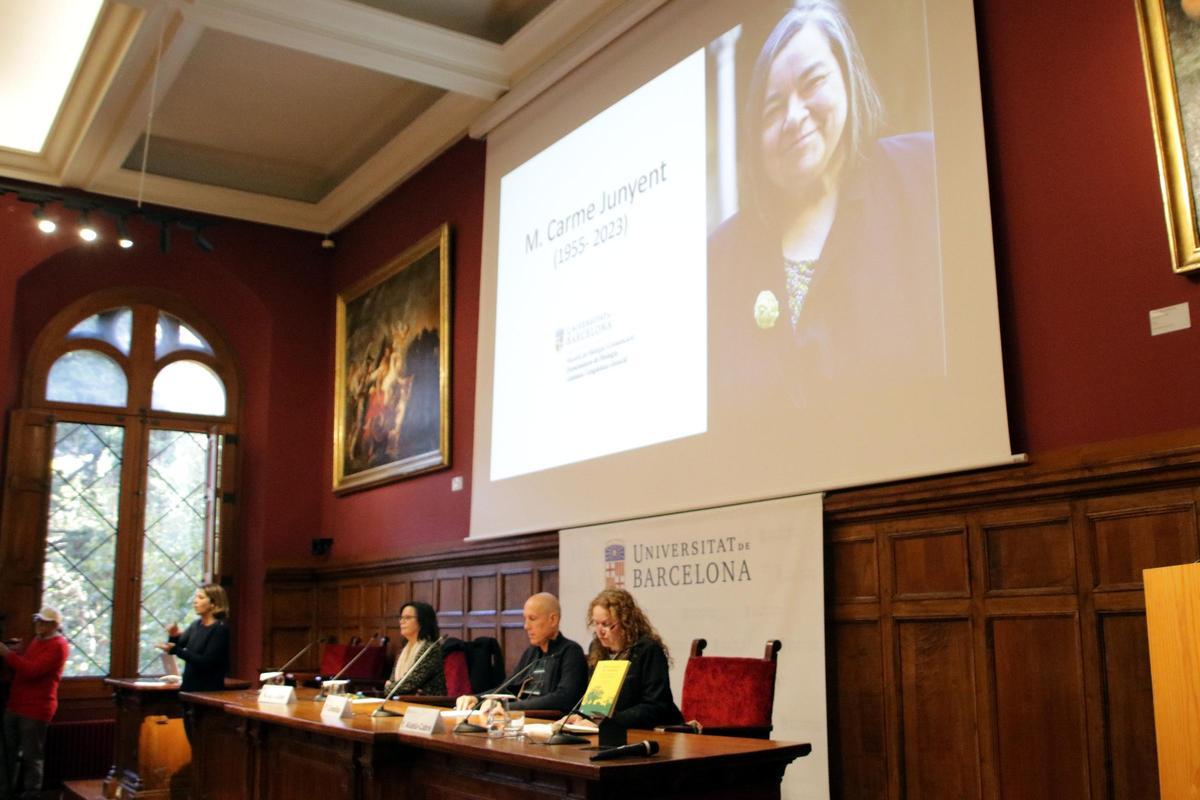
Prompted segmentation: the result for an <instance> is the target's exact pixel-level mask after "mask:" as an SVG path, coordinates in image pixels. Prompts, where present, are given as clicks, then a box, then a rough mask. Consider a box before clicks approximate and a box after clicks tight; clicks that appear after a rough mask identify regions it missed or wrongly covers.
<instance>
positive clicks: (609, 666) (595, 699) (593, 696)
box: [579, 661, 629, 718]
mask: <svg viewBox="0 0 1200 800" xmlns="http://www.w3.org/2000/svg"><path fill="white" fill-rule="evenodd" d="M628 671H629V662H628V661H601V662H599V663H598V664H596V671H595V672H593V673H592V679H591V681H589V682H588V686H587V691H586V692H584V693H583V703H581V704H580V706H579V713H580V714H582V715H584V716H585V717H592V718H595V717H610V716H612V710H613V706H615V705H616V704H617V697H618V696H620V694H621V685H622V684H623V683H625V673H627V672H628Z"/></svg>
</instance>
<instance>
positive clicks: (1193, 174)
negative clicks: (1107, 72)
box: [1138, 0, 1200, 272]
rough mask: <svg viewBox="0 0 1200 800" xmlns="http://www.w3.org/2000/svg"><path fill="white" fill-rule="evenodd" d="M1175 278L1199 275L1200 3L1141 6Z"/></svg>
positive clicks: (1153, 1)
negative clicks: (1176, 276)
mask: <svg viewBox="0 0 1200 800" xmlns="http://www.w3.org/2000/svg"><path fill="white" fill-rule="evenodd" d="M1138 11H1139V15H1138V21H1139V25H1140V28H1141V33H1142V54H1143V57H1144V60H1145V67H1146V81H1147V85H1148V88H1149V92H1150V105H1151V119H1152V120H1153V123H1154V132H1155V137H1156V144H1157V146H1158V166H1159V171H1160V174H1161V176H1162V191H1163V203H1164V206H1165V210H1166V216H1167V232H1168V236H1169V238H1170V243H1171V257H1172V268H1173V269H1174V271H1175V272H1189V271H1191V270H1194V269H1200V235H1198V230H1200V219H1198V218H1197V215H1196V209H1197V208H1200V0H1138Z"/></svg>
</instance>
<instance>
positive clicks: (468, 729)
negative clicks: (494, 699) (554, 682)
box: [454, 656, 549, 733]
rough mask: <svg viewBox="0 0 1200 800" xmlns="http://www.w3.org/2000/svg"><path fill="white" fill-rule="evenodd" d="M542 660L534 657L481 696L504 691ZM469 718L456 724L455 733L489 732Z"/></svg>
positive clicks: (464, 718)
mask: <svg viewBox="0 0 1200 800" xmlns="http://www.w3.org/2000/svg"><path fill="white" fill-rule="evenodd" d="M547 658H549V656H547ZM542 660H543V659H539V658H535V659H533V660H532V661H530V662H529V663H528V664H526V665H525V666H524V667H522V668H521V669H519V670H517V671H516V672H514V673H513V674H512V675H511V676H509V677H508V678H507V679H506V680H504V681H503V682H502V683H501V684H500V685H499V686H497V687H496V688H495V689H492V690H491V691H489V692H483V693H482V694H481V695H480V697H482V696H484V695H489V694H500V693H501V692H502V691H504V690H505V689H507V688H508V687H509V686H511V685H512V682H513V681H515V680H516V679H517V678H519V677H521V676H522V675H524V674H525V673H526V672H529V670H531V669H533V668H534V666H535V665H536V664H537V663H538V662H539V661H542ZM469 719H470V716H469V715H468V716H466V717H463V719H462V720H461V721H460V722H459V723H458V724H457V725H455V726H454V733H487V728H485V727H483V726H482V725H476V724H475V723H474V722H468V720H469Z"/></svg>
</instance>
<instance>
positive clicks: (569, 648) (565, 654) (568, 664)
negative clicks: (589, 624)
mask: <svg viewBox="0 0 1200 800" xmlns="http://www.w3.org/2000/svg"><path fill="white" fill-rule="evenodd" d="M535 661H537V662H543V663H538V664H535V665H534V666H533V667H532V668H531V669H530V670H529V672H527V673H526V674H525V676H524V677H523V679H522V680H523V685H524V688H525V690H526V692H527V694H526V695H525V696H522V697H521V699H519V700H517V701H516V702H514V703H512V705H511V707H512V708H514V709H554V710H556V711H561V712H566V711H569V710H570V709H572V708H574V707H575V703H576V701H578V700H579V698H581V697H583V690H584V689H585V688H586V687H587V674H588V668H587V658H586V657H585V656H584V655H583V648H582V647H580V646H579V645H578V644H576V643H575V642H573V641H571V640H570V639H568V638H567V637H565V636H563V635H562V634H561V633H560V634H559V635H558V636H556V637H555V638H553V639H551V640H550V644H549V646H548V647H547V648H546V652H545V653H543V652H542V649H541V648H540V647H534V646H532V645H531V646H530V647H529V649H528V650H526V651H525V652H524V653H522V654H521V660H520V661H518V662H517V668H516V669H515V670H513V675H516V674H517V673H518V672H520V671H521V670H523V669H525V668H526V667H527V666H529V665H530V664H532V663H533V662H535ZM521 686H522V684H517V685H516V686H513V687H511V689H512V691H513V693H514V694H517V693H518V691H519V689H520V687H521Z"/></svg>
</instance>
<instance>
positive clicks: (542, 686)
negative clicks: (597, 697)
mask: <svg viewBox="0 0 1200 800" xmlns="http://www.w3.org/2000/svg"><path fill="white" fill-rule="evenodd" d="M561 620H562V607H561V606H559V604H558V598H557V597H555V596H554V595H552V594H550V593H549V592H541V593H540V594H535V595H534V596H533V597H530V598H529V599H528V600H526V601H525V633H526V635H527V636H529V648H528V649H527V650H526V651H525V652H524V653H522V654H521V660H520V661H518V662H517V668H516V669H515V670H513V677H514V678H516V680H514V681H513V682H512V684H511V685H510V686H509V687H508V690H509V691H510V692H512V693H513V694H515V695H516V696H517V699H516V700H515V701H514V702H512V703H511V704H510V706H509V707H510V708H513V709H526V710H531V709H553V710H556V711H559V712H566V711H569V710H571V709H572V708H574V707H575V703H576V702H577V701H578V700H579V698H580V697H582V696H583V690H584V689H585V688H587V672H588V670H587V658H586V657H584V655H583V648H582V647H580V646H579V645H578V644H576V643H575V642H573V641H571V640H570V639H568V638H567V637H565V636H563V635H562V634H561V633H559V630H558V625H559V622H560V621H561ZM522 670H524V671H525V672H524V674H521V673H522ZM518 675H519V676H520V677H517V676H518ZM476 702H477V699H476V698H474V697H471V696H467V697H460V698H458V703H457V706H458V708H473V707H474V706H475V703H476Z"/></svg>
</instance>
